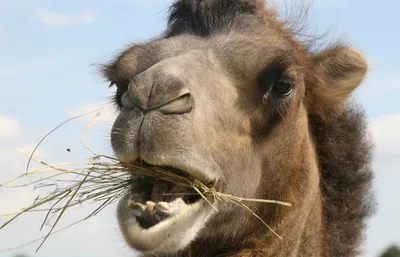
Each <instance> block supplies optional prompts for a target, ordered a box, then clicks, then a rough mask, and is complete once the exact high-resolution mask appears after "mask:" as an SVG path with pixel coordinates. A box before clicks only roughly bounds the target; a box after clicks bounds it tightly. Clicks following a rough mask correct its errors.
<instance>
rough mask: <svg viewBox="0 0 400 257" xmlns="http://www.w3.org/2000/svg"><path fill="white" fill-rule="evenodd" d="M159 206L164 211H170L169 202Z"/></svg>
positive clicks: (160, 203)
mask: <svg viewBox="0 0 400 257" xmlns="http://www.w3.org/2000/svg"><path fill="white" fill-rule="evenodd" d="M157 206H158V207H160V209H163V210H165V211H168V210H169V204H168V203H167V202H158V203H157Z"/></svg>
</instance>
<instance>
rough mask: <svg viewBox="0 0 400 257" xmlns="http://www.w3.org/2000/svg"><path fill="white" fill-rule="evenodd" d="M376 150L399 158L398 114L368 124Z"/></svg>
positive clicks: (399, 123)
mask: <svg viewBox="0 0 400 257" xmlns="http://www.w3.org/2000/svg"><path fill="white" fill-rule="evenodd" d="M370 131H371V133H372V135H373V137H374V141H375V144H376V147H377V150H378V151H379V152H381V153H385V154H391V155H399V157H400V134H399V131H400V113H391V114H386V115H383V116H380V117H378V118H376V119H374V120H372V121H371V123H370Z"/></svg>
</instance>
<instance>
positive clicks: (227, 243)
mask: <svg viewBox="0 0 400 257" xmlns="http://www.w3.org/2000/svg"><path fill="white" fill-rule="evenodd" d="M267 4H268V3H266V2H264V1H261V0H231V1H225V0H179V1H176V2H175V3H173V4H172V6H171V9H170V13H169V20H168V26H167V29H166V31H165V33H163V34H162V35H161V36H160V37H158V38H155V39H152V40H150V41H148V42H146V43H143V44H136V45H131V46H129V48H128V49H126V50H125V51H123V52H122V53H121V54H119V55H118V56H117V57H116V58H115V59H113V60H112V61H111V62H110V63H109V64H107V65H105V66H104V70H103V73H104V76H105V77H106V79H107V80H108V81H109V82H110V83H111V85H110V86H115V87H116V93H115V98H114V101H115V104H116V106H117V108H118V111H119V115H118V117H117V118H116V120H115V123H114V125H113V128H112V131H111V145H112V148H113V150H114V153H115V155H116V157H117V158H118V159H119V160H120V161H121V162H122V163H133V162H140V163H144V164H145V165H148V166H161V167H165V168H170V169H171V170H173V171H174V172H177V173H180V174H185V175H189V176H192V177H194V178H196V179H198V180H200V181H202V182H203V183H205V184H208V185H212V186H213V187H215V189H216V190H218V191H220V192H223V193H227V194H232V195H235V196H240V197H247V198H257V199H275V200H282V201H287V202H290V203H292V204H293V206H292V207H291V208H288V207H285V206H279V205H273V204H264V203H254V202H253V203H248V206H249V208H251V209H252V210H253V211H254V212H255V213H256V214H258V215H259V216H260V217H261V218H262V219H263V220H264V221H265V222H266V223H267V224H268V225H269V226H270V227H271V228H272V229H273V230H274V231H275V232H276V233H277V234H279V235H280V236H281V237H282V239H280V238H278V237H277V236H276V235H274V234H273V233H272V232H271V230H268V229H267V228H266V227H265V226H264V225H263V224H262V223H261V222H260V220H258V219H257V218H256V217H254V216H253V215H252V214H251V213H249V212H248V211H247V210H245V209H243V208H239V207H237V206H235V205H232V204H229V203H226V202H222V201H218V202H216V203H215V206H216V207H217V209H218V212H217V211H216V210H215V209H214V208H212V207H211V206H210V205H209V204H207V203H206V201H205V200H204V199H203V198H201V197H200V196H198V195H193V194H190V192H189V191H188V189H186V188H183V187H179V186H174V185H172V184H171V183H169V182H165V181H161V180H155V179H143V180H134V179H133V180H132V181H133V182H132V187H131V189H130V191H129V192H128V193H127V194H126V195H125V196H124V197H122V199H121V200H120V202H119V204H118V207H117V217H118V222H119V225H120V229H121V231H122V234H123V235H124V238H125V240H126V242H127V244H128V245H129V246H130V247H132V248H133V249H135V250H136V251H137V252H138V253H139V254H140V255H141V256H162V257H167V256H168V257H180V256H204V257H206V256H230V257H250V256H282V257H288V256H307V257H312V256H324V257H328V256H329V257H338V256H348V257H352V256H359V255H360V254H361V253H362V250H363V249H362V243H363V239H364V236H365V235H364V232H365V226H366V221H367V218H368V217H369V216H370V215H371V214H372V213H373V209H374V203H373V191H372V179H373V173H372V170H371V156H372V143H371V140H370V138H369V136H368V133H367V129H366V118H365V115H364V112H363V110H362V108H361V107H360V106H358V105H357V104H355V103H354V102H353V101H351V100H350V96H351V94H352V92H353V91H354V90H355V89H356V88H357V87H358V86H359V85H360V84H361V83H362V81H363V79H364V78H365V76H366V74H367V72H368V67H369V66H368V62H367V60H366V58H365V57H364V56H363V55H362V54H361V53H360V52H358V51H356V50H354V49H353V48H351V47H349V46H347V45H344V44H342V43H336V44H332V45H329V46H327V47H325V48H324V49H319V50H315V49H314V47H313V45H312V43H310V42H309V41H307V42H306V41H304V40H301V37H299V35H298V32H297V31H296V30H295V29H293V28H292V27H291V26H290V23H289V22H285V21H282V20H280V19H278V13H277V11H276V10H275V9H274V8H271V7H267Z"/></svg>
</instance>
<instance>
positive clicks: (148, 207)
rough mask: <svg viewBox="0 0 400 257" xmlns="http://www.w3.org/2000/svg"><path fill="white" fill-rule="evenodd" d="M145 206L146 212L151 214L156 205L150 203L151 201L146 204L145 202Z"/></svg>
mask: <svg viewBox="0 0 400 257" xmlns="http://www.w3.org/2000/svg"><path fill="white" fill-rule="evenodd" d="M146 205H147V210H148V211H149V212H153V211H154V208H155V207H156V203H155V202H152V201H147V202H146Z"/></svg>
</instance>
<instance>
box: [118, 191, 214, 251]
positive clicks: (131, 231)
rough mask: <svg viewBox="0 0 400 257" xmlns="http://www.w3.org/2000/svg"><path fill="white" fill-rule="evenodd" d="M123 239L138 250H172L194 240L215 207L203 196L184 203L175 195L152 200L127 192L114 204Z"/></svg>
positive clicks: (184, 246)
mask: <svg viewBox="0 0 400 257" xmlns="http://www.w3.org/2000/svg"><path fill="white" fill-rule="evenodd" d="M117 214H118V220H119V225H120V228H121V230H122V232H123V234H124V236H125V240H126V241H127V243H128V244H129V245H130V246H131V247H133V248H134V249H136V250H138V251H140V252H141V253H142V254H145V255H146V254H159V253H174V252H178V251H180V250H183V249H184V248H186V247H187V246H188V245H189V244H190V243H191V242H192V241H193V240H195V239H196V238H197V237H198V236H199V234H200V233H201V231H202V229H203V228H204V227H205V224H206V223H207V221H208V220H209V219H210V218H212V217H213V216H214V214H215V210H214V209H213V208H212V207H211V206H210V205H209V204H208V203H206V202H205V201H204V200H203V199H196V201H195V202H193V203H186V202H185V201H184V198H181V197H178V198H175V199H173V200H171V201H170V202H167V201H162V202H158V203H155V202H153V201H146V199H144V198H143V197H138V196H137V195H136V194H135V193H132V192H130V193H127V194H126V195H125V196H124V197H123V198H122V199H121V200H120V202H119V204H118V208H117Z"/></svg>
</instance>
